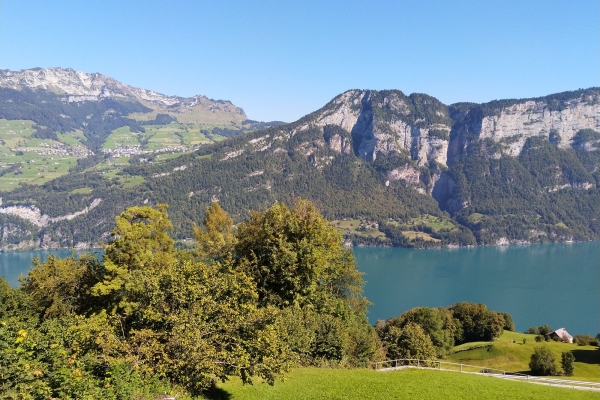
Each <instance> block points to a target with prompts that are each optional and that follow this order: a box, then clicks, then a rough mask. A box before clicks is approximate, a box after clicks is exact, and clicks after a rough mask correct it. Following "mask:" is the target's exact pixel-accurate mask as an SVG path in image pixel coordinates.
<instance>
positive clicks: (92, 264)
mask: <svg viewBox="0 0 600 400" xmlns="http://www.w3.org/2000/svg"><path fill="white" fill-rule="evenodd" d="M171 228H172V225H171V222H170V220H169V218H168V216H167V207H166V205H159V206H158V207H157V208H151V207H132V208H129V209H127V210H126V211H125V212H123V213H122V214H121V215H119V216H118V217H117V218H116V227H115V229H114V231H113V238H114V239H113V241H112V242H111V243H110V244H109V245H107V246H106V248H105V255H104V258H103V260H102V261H98V260H96V259H95V258H93V257H91V256H83V257H81V258H75V257H68V258H66V259H62V260H61V259H57V258H54V257H50V258H49V259H48V261H47V262H45V263H39V262H36V263H35V266H34V268H33V269H32V270H31V271H30V273H29V275H28V277H27V278H26V279H25V280H24V281H23V285H22V287H21V288H19V289H11V288H10V287H9V286H8V283H7V282H6V281H5V280H0V321H1V322H0V393H2V394H0V398H24V399H25V398H31V399H46V398H49V397H60V398H65V399H68V398H73V399H79V398H106V399H128V398H132V397H136V398H144V397H145V396H152V394H156V393H160V392H164V391H169V392H179V393H187V394H189V395H192V396H197V395H200V394H202V393H203V392H204V391H205V390H206V389H208V388H210V387H213V386H214V385H215V384H216V382H217V381H219V380H225V379H227V378H228V377H230V376H238V377H240V379H241V380H242V381H243V382H251V381H252V379H254V378H256V377H259V378H261V379H262V380H264V381H266V382H269V383H273V382H274V381H275V380H276V379H277V378H278V377H280V376H281V374H282V373H283V372H285V371H286V370H287V369H288V368H289V367H290V366H291V365H293V364H298V363H299V364H302V365H321V364H328V365H339V366H361V365H363V366H364V365H367V363H368V362H369V361H371V360H373V359H376V358H377V357H379V356H380V354H381V350H380V348H381V346H380V344H379V340H378V338H377V335H376V333H375V331H374V329H373V327H371V326H370V325H369V324H368V322H367V319H366V316H365V313H366V306H367V304H368V302H367V301H366V299H365V298H364V297H363V296H362V285H363V281H362V278H361V276H360V274H359V273H358V272H357V270H356V264H355V262H354V259H353V257H352V253H351V252H350V251H349V250H347V249H344V248H343V247H342V238H341V236H340V235H339V234H338V233H337V231H336V230H335V229H334V228H333V227H331V226H330V225H329V224H328V223H327V221H326V220H324V219H323V217H321V215H320V214H319V213H318V212H317V211H316V209H315V207H314V206H313V205H312V204H310V203H308V202H304V201H299V202H298V203H297V204H296V206H295V207H294V208H293V209H288V208H287V207H286V206H285V205H283V204H277V205H275V206H273V207H271V208H270V209H269V210H267V211H266V212H265V213H253V214H252V217H251V218H250V220H249V221H247V222H246V223H244V224H242V225H241V226H240V227H239V228H238V229H237V230H235V231H234V229H233V224H232V220H231V218H229V217H228V216H227V214H226V213H225V212H224V211H223V210H221V208H220V207H219V206H218V204H216V203H214V204H213V205H212V206H211V207H209V208H208V210H207V214H206V218H205V220H204V227H203V228H197V229H196V237H197V240H198V246H197V249H196V250H194V251H184V250H177V249H176V248H175V246H174V241H173V239H172V238H171V237H170V235H169V231H170V230H171Z"/></svg>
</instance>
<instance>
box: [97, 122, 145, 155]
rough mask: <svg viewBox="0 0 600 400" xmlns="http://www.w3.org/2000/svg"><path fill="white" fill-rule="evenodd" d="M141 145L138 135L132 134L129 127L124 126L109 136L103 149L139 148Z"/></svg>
mask: <svg viewBox="0 0 600 400" xmlns="http://www.w3.org/2000/svg"><path fill="white" fill-rule="evenodd" d="M139 144H140V141H139V140H138V134H137V133H133V132H131V129H130V128H129V127H128V126H122V127H120V128H117V129H115V130H113V131H112V132H111V133H110V135H108V137H107V138H106V140H105V141H104V144H103V145H102V149H116V148H118V147H121V146H137V145H139Z"/></svg>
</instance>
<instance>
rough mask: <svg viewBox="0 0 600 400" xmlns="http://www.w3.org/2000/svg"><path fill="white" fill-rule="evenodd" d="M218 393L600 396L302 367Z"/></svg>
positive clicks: (426, 374) (438, 375)
mask: <svg viewBox="0 0 600 400" xmlns="http://www.w3.org/2000/svg"><path fill="white" fill-rule="evenodd" d="M210 398H213V399H231V400H236V399H249V400H252V399H257V400H258V399H265V400H267V399H282V400H285V399H293V400H300V399H348V400H350V399H367V400H368V399H427V400H431V399H445V400H452V399H478V400H479V399H481V400H485V399H544V400H548V399H558V398H560V399H561V400H566V399H596V400H597V399H598V398H599V394H598V393H597V392H596V393H592V392H585V391H580V390H574V389H565V388H557V387H550V386H542V385H535V384H530V383H525V382H512V381H504V380H501V379H497V378H492V377H484V376H477V375H468V374H460V373H454V372H444V371H425V370H413V369H410V370H404V371H394V372H376V371H373V370H368V369H354V370H344V369H320V368H301V369H296V370H294V371H292V372H291V373H290V374H289V376H288V380H287V381H285V382H280V381H278V382H276V383H275V385H274V386H269V385H268V384H266V383H262V382H260V381H257V382H254V384H253V385H242V384H241V382H240V380H239V379H233V380H231V381H228V382H226V383H224V384H219V385H218V389H217V390H216V391H215V393H214V394H213V395H211V396H210Z"/></svg>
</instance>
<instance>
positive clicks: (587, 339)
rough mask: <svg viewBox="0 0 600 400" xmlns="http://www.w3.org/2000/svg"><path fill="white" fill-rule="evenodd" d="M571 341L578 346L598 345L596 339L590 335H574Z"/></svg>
mask: <svg viewBox="0 0 600 400" xmlns="http://www.w3.org/2000/svg"><path fill="white" fill-rule="evenodd" d="M573 343H577V345H578V346H598V341H597V340H596V339H595V338H594V337H592V336H590V335H575V337H574V338H573Z"/></svg>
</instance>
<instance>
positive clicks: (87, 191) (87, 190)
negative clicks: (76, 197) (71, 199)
mask: <svg viewBox="0 0 600 400" xmlns="http://www.w3.org/2000/svg"><path fill="white" fill-rule="evenodd" d="M90 193H92V188H89V187H82V188H79V189H73V190H71V191H70V192H69V194H90Z"/></svg>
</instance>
